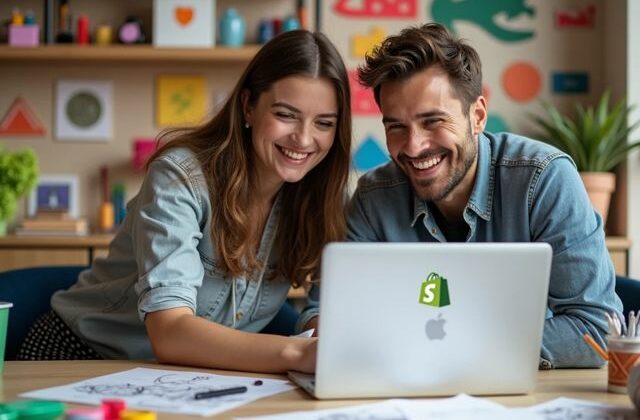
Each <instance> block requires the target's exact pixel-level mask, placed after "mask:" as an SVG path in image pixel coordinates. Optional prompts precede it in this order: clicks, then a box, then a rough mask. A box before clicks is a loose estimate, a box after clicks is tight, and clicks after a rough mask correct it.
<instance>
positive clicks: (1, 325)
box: [0, 302, 13, 374]
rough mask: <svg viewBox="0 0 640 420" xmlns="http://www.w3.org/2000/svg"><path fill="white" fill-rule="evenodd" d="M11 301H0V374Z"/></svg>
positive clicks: (2, 368) (2, 367) (2, 365)
mask: <svg viewBox="0 0 640 420" xmlns="http://www.w3.org/2000/svg"><path fill="white" fill-rule="evenodd" d="M12 306H13V303H9V302H0V374H2V372H3V371H4V346H5V344H6V343H7V327H8V326H9V308H11V307H12Z"/></svg>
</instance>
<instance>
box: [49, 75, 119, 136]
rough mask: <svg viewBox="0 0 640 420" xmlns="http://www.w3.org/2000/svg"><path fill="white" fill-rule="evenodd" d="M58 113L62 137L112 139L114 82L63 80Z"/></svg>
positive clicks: (60, 85) (58, 126)
mask: <svg viewBox="0 0 640 420" xmlns="http://www.w3.org/2000/svg"><path fill="white" fill-rule="evenodd" d="M55 115H56V130H55V134H56V138H57V139H58V140H72V141H100V142H102V141H109V140H111V137H112V136H113V83H112V82H111V81H109V80H59V81H58V83H57V84H56V111H55Z"/></svg>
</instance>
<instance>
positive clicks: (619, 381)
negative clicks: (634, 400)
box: [607, 335, 640, 394]
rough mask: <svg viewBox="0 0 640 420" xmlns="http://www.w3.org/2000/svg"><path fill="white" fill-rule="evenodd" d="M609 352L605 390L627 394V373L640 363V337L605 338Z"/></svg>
mask: <svg viewBox="0 0 640 420" xmlns="http://www.w3.org/2000/svg"><path fill="white" fill-rule="evenodd" d="M607 348H608V351H609V380H608V387H607V389H608V390H609V392H615V393H618V394H626V393H627V382H628V380H629V372H630V371H631V369H632V368H633V367H634V365H636V364H639V363H640V337H633V338H629V337H612V336H610V335H609V336H607Z"/></svg>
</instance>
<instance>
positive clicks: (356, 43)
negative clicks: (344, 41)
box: [351, 26, 387, 58]
mask: <svg viewBox="0 0 640 420" xmlns="http://www.w3.org/2000/svg"><path fill="white" fill-rule="evenodd" d="M386 36H387V33H386V32H385V30H384V29H383V28H381V27H379V26H374V27H373V28H372V29H371V31H369V33H368V34H363V35H353V36H352V37H351V55H352V56H353V57H354V58H363V57H364V56H365V54H367V53H368V52H369V51H371V50H372V49H373V47H375V46H376V45H378V44H380V43H381V42H382V41H383V40H384V38H385V37H386Z"/></svg>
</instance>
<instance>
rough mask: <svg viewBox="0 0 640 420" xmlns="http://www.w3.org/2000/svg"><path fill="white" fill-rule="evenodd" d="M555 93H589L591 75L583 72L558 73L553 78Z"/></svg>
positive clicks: (552, 83) (552, 84)
mask: <svg viewBox="0 0 640 420" xmlns="http://www.w3.org/2000/svg"><path fill="white" fill-rule="evenodd" d="M551 86H553V93H588V92H589V74H588V73H582V72H572V73H569V72H556V73H553V74H552V76H551Z"/></svg>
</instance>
